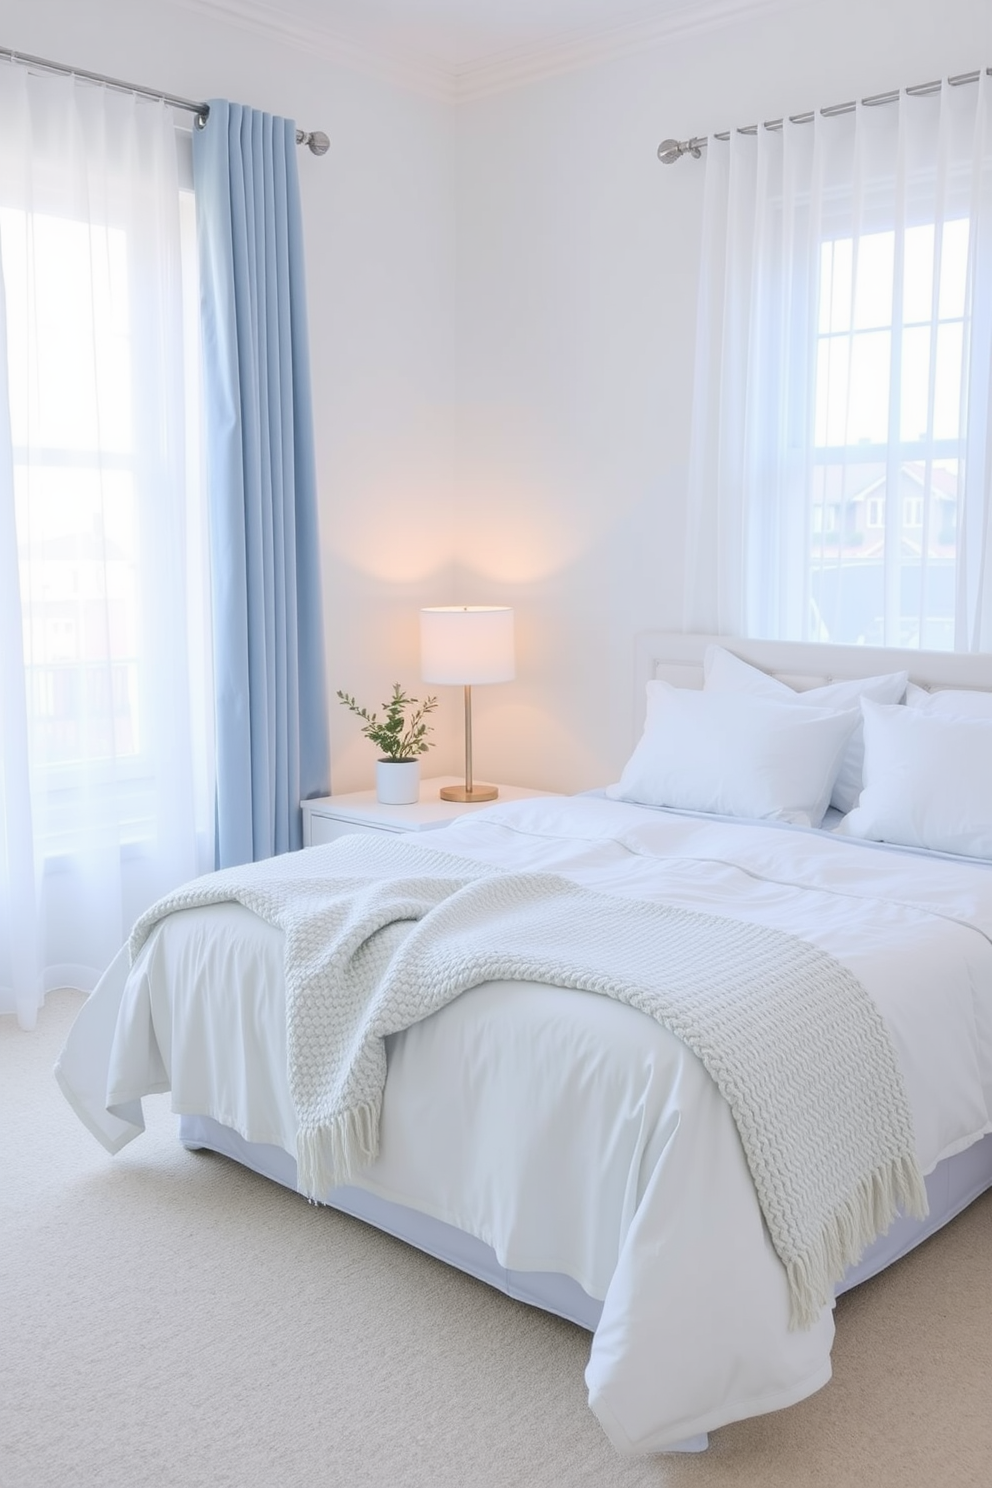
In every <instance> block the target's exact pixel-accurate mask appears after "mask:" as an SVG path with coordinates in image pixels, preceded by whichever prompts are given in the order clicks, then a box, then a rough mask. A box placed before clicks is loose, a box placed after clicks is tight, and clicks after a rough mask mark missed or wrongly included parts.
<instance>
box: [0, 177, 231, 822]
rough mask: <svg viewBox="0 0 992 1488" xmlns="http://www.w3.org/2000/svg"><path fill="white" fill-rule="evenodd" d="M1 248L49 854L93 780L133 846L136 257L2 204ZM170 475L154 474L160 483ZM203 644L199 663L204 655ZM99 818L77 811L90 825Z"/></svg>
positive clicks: (63, 223) (148, 628)
mask: <svg viewBox="0 0 992 1488" xmlns="http://www.w3.org/2000/svg"><path fill="white" fill-rule="evenodd" d="M179 217H180V222H181V251H182V272H183V278H184V285H185V293H184V301H185V303H184V307H183V319H184V332H183V335H184V341H185V351H184V353H183V356H184V360H185V373H186V383H187V387H186V396H185V427H184V429H183V436H182V437H183V438H184V439H185V441H186V444H187V457H186V474H187V492H188V501H189V505H190V517H191V521H190V523H189V529H190V530H189V536H190V542H191V545H190V548H189V551H188V561H189V562H190V565H191V567H192V568H193V570H194V575H193V576H194V577H195V570H196V568H197V560H198V558H199V559H202V558H203V557H204V555H203V553H202V552H200V553H199V554H197V546H198V543H197V527H198V526H200V527H202V525H203V521H202V515H200V516H197V510H196V509H198V508H199V505H200V502H201V496H200V491H199V480H198V466H199V387H198V382H199V379H198V362H199V356H198V331H197V309H196V300H197V290H196V242H195V215H194V209H193V200H192V193H191V192H190V191H188V190H186V191H183V192H182V194H181V197H180V213H179ZM0 253H2V262H3V270H4V283H5V288H6V303H7V354H8V361H9V366H10V371H11V375H10V378H9V386H10V397H9V403H10V425H11V443H12V454H13V477H14V511H15V525H16V535H17V553H18V572H19V581H20V594H21V621H22V638H23V649H24V668H25V693H26V701H27V726H28V737H29V747H30V752H31V758H32V762H33V767H34V769H35V771H36V773H38V772H40V773H42V774H44V775H45V776H46V777H47V781H48V787H49V789H50V790H54V791H55V792H56V793H57V799H59V800H60V801H61V803H62V808H63V809H61V810H58V811H56V812H54V813H53V814H52V816H51V817H50V818H49V827H50V832H49V846H50V850H52V851H58V850H59V849H60V846H62V847H64V846H65V844H66V842H67V841H69V840H71V838H72V836H73V835H74V833H73V829H72V827H71V826H70V825H69V824H70V823H71V822H72V820H73V819H74V817H75V815H76V800H77V796H76V792H77V791H78V789H80V788H81V787H82V786H83V785H84V783H85V789H86V790H87V791H90V792H92V789H93V786H94V784H97V783H99V782H101V781H102V782H103V784H104V785H105V787H106V801H107V810H108V813H109V817H110V818H112V819H113V820H115V821H117V822H120V823H121V825H122V829H123V832H124V835H125V838H127V839H130V840H135V841H136V840H138V839H140V838H143V837H147V836H148V835H149V833H152V834H154V832H155V830H156V827H155V810H156V808H155V802H154V797H155V791H156V783H155V773H156V766H155V764H154V762H153V760H152V758H151V754H152V751H151V750H150V747H149V746H150V744H151V742H152V731H153V727H154V725H153V722H152V720H153V718H154V716H155V715H156V713H157V712H158V711H160V703H159V700H158V698H157V697H156V696H155V694H156V692H157V690H158V688H159V682H160V679H159V678H158V677H157V676H156V675H155V661H154V657H155V651H156V648H155V646H154V645H153V644H152V642H151V633H152V631H153V628H154V624H155V621H154V620H153V618H152V616H151V615H150V613H149V595H150V590H151V589H152V587H153V586H152V585H150V584H149V582H148V575H149V568H150V566H154V564H155V533H154V531H153V530H150V529H149V524H148V522H147V520H143V517H142V512H143V508H145V509H147V505H148V495H147V487H148V484H149V481H148V475H149V470H148V467H149V460H150V458H151V461H152V463H154V455H152V456H151V457H150V456H149V447H148V442H144V444H143V442H142V432H141V431H142V424H143V423H147V410H142V409H141V408H136V406H135V391H136V389H139V388H141V384H142V375H143V369H142V366H141V364H140V351H136V346H135V334H134V325H133V322H134V318H135V315H136V314H139V315H143V314H144V313H145V312H144V310H143V309H142V308H141V307H140V306H139V303H138V301H137V299H136V286H135V284H134V278H135V269H134V265H133V261H132V260H133V254H132V253H131V252H130V245H129V241H128V234H127V232H126V230H125V229H124V228H123V227H116V226H110V225H107V224H106V223H89V222H83V221H79V220H76V219H73V218H71V217H66V216H54V215H46V214H44V213H38V212H35V213H29V212H25V211H19V210H15V209H13V208H4V209H0ZM145 335H146V337H147V327H146V328H145ZM139 396H140V394H139ZM180 442H181V441H180ZM164 475H165V473H164V472H156V473H155V474H153V476H152V484H153V486H154V485H155V484H161V483H162V478H163V476H164ZM165 479H166V480H167V479H168V478H167V477H165ZM143 485H144V487H145V492H144V499H142V486H143ZM202 539H203V533H202V532H201V533H200V542H201V544H202ZM203 584H205V577H204V578H202V579H200V586H201V587H202V586H203ZM191 588H192V589H193V593H192V595H191V600H192V603H193V604H194V605H195V603H196V592H195V591H196V585H195V584H194V585H191ZM203 609H205V606H201V616H200V622H201V627H202V621H203V614H202V610H203ZM194 628H197V627H194ZM201 633H202V629H201ZM196 650H198V651H200V653H201V655H202V646H200V647H197V648H196ZM191 667H192V668H193V669H194V670H197V671H200V672H201V673H202V667H203V663H202V662H198V661H197V660H196V659H195V658H194V657H191ZM122 791H123V793H124V794H123V796H122ZM50 799H55V798H54V797H52V798H50ZM125 801H126V804H125ZM122 807H123V809H122ZM122 817H123V821H122V820H121V819H122ZM93 825H94V822H93V819H92V815H88V816H87V819H86V828H87V830H90V829H92V827H93Z"/></svg>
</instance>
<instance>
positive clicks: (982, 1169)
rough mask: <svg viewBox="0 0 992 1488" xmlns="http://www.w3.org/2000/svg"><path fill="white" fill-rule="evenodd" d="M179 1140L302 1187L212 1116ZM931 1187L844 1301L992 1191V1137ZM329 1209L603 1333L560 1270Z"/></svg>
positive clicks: (865, 1264)
mask: <svg viewBox="0 0 992 1488" xmlns="http://www.w3.org/2000/svg"><path fill="white" fill-rule="evenodd" d="M179 1139H180V1141H181V1142H182V1143H183V1144H184V1146H186V1147H188V1148H189V1149H191V1150H193V1151H195V1150H197V1149H199V1148H207V1149H208V1150H210V1151H211V1152H219V1153H221V1154H222V1155H223V1156H224V1157H230V1158H233V1159H234V1161H235V1162H238V1163H240V1164H241V1165H242V1167H246V1168H251V1169H252V1170H253V1171H254V1172H256V1173H260V1174H261V1175H262V1176H263V1177H265V1178H271V1179H272V1180H273V1181H274V1182H276V1183H280V1184H282V1185H283V1187H284V1188H291V1189H294V1190H295V1188H296V1162H295V1160H294V1159H293V1158H292V1157H291V1156H290V1155H289V1153H288V1152H284V1151H283V1149H282V1148H281V1147H274V1146H269V1145H268V1144H266V1143H263V1142H246V1141H245V1139H244V1138H243V1137H241V1136H239V1135H238V1133H237V1132H236V1131H232V1130H231V1128H230V1127H227V1126H222V1125H221V1124H220V1122H218V1121H214V1120H213V1119H212V1118H211V1117H210V1116H181V1117H180V1118H179ZM926 1186H927V1199H928V1201H929V1205H930V1213H929V1214H928V1216H927V1218H926V1219H924V1220H916V1219H908V1218H906V1217H905V1216H903V1217H900V1218H899V1219H897V1220H896V1222H895V1224H893V1225H892V1227H891V1229H890V1230H889V1231H888V1233H887V1234H885V1235H880V1236H879V1237H878V1239H877V1240H875V1241H873V1243H872V1244H871V1245H869V1247H868V1249H867V1250H866V1251H865V1253H864V1255H863V1256H862V1257H861V1259H860V1261H859V1262H858V1263H857V1265H856V1266H852V1267H851V1268H850V1269H849V1270H848V1271H847V1272H846V1273H845V1275H844V1278H843V1280H842V1281H841V1282H840V1283H839V1284H838V1286H837V1287H836V1289H835V1293H836V1295H837V1296H840V1294H841V1293H842V1292H846V1291H848V1290H849V1289H850V1288H851V1287H854V1286H858V1285H859V1284H860V1283H861V1282H862V1281H867V1280H868V1279H869V1277H872V1276H876V1275H877V1274H878V1272H879V1271H884V1270H885V1268H886V1267H887V1266H891V1265H892V1264H893V1262H895V1261H898V1260H899V1259H900V1258H901V1257H902V1256H904V1255H906V1254H907V1253H908V1252H909V1251H911V1250H913V1249H915V1247H916V1246H917V1245H919V1244H921V1242H922V1241H924V1240H926V1239H928V1238H929V1236H930V1235H933V1234H934V1233H935V1232H936V1231H937V1230H939V1229H942V1228H943V1226H944V1225H945V1224H947V1223H948V1222H949V1221H950V1220H952V1219H953V1218H954V1217H955V1215H957V1214H960V1213H961V1211H962V1209H966V1208H967V1207H968V1205H969V1204H971V1203H973V1202H974V1200H975V1199H977V1198H978V1196H979V1195H980V1194H982V1193H984V1192H985V1190H986V1189H988V1188H992V1132H990V1133H989V1134H988V1135H987V1136H985V1137H983V1138H982V1139H981V1141H978V1142H974V1143H972V1145H971V1146H970V1147H967V1148H965V1150H964V1152H958V1153H956V1154H955V1155H954V1156H953V1157H947V1158H945V1159H944V1161H943V1162H940V1163H938V1164H937V1166H936V1167H935V1168H934V1170H933V1172H932V1173H930V1174H929V1175H928V1177H927V1179H926ZM327 1202H328V1204H329V1205H330V1207H331V1208H333V1209H340V1210H341V1211H342V1212H343V1213H345V1214H351V1215H353V1216H354V1217H355V1218H356V1219H362V1220H365V1222H366V1223H367V1224H371V1225H374V1226H375V1228H376V1229H377V1230H383V1231H385V1233H386V1234H388V1235H395V1236H396V1238H397V1239H399V1240H405V1241H406V1243H407V1244H408V1245H413V1246H416V1248H417V1249H418V1250H423V1251H426V1253H427V1254H428V1255H432V1256H435V1257H436V1258H437V1259H438V1260H440V1261H445V1262H447V1264H448V1265H449V1266H456V1267H457V1268H458V1270H460V1271H466V1272H467V1273H468V1274H469V1275H470V1276H474V1277H476V1278H477V1279H478V1280H479V1281H484V1282H486V1283H487V1284H488V1285H489V1286H492V1287H496V1288H497V1290H499V1291H501V1292H505V1293H506V1295H507V1296H508V1297H514V1298H515V1299H516V1300H517V1301H518V1302H527V1303H529V1304H530V1305H531V1306H532V1307H540V1308H543V1310H544V1311H545V1312H552V1313H554V1314H556V1316H558V1317H562V1318H566V1319H567V1320H568V1321H569V1322H572V1323H577V1324H578V1326H579V1327H580V1328H586V1329H588V1330H589V1332H590V1333H594V1332H595V1331H596V1327H597V1325H598V1323H599V1317H600V1313H601V1312H602V1310H603V1304H602V1302H601V1301H597V1300H596V1299H595V1298H594V1297H590V1296H589V1295H588V1293H587V1292H585V1291H584V1290H583V1288H582V1287H580V1286H579V1284H578V1282H576V1281H573V1280H572V1278H571V1277H570V1276H562V1275H559V1274H558V1273H557V1272H554V1271H510V1270H507V1268H506V1267H505V1266H501V1265H500V1263H499V1261H498V1260H497V1258H496V1252H495V1251H494V1250H493V1249H492V1247H491V1246H489V1245H487V1244H486V1243H485V1242H484V1241H482V1240H478V1239H476V1237H475V1236H474V1235H468V1234H466V1233H465V1232H464V1231H463V1230H459V1229H456V1228H455V1227H454V1225H449V1224H445V1223H444V1221H443V1220H439V1219H434V1218H433V1217H432V1216H431V1215H428V1214H421V1213H420V1212H419V1211H418V1210H416V1209H410V1208H408V1207H407V1206H406V1205H405V1204H396V1203H393V1202H392V1201H390V1200H389V1199H383V1198H380V1196H379V1195H378V1194H373V1193H368V1192H367V1191H366V1190H365V1189H363V1188H357V1187H353V1186H351V1185H349V1186H346V1187H342V1188H337V1189H335V1190H334V1194H333V1197H332V1198H330V1199H329V1200H328V1201H327Z"/></svg>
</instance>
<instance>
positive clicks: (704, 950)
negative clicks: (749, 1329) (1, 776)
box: [130, 835, 927, 1328]
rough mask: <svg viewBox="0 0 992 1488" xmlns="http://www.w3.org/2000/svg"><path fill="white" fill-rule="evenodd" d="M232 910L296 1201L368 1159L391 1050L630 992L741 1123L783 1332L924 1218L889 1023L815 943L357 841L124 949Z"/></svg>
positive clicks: (215, 893)
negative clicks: (494, 988)
mask: <svg viewBox="0 0 992 1488" xmlns="http://www.w3.org/2000/svg"><path fill="white" fill-rule="evenodd" d="M230 900H235V901H237V902H238V903H241V904H243V905H245V906H246V907H247V908H248V909H250V910H252V911H253V912H254V913H255V914H257V915H259V916H260V918H262V919H264V920H266V921H268V922H269V923H270V924H273V925H277V926H278V927H279V928H280V929H282V931H283V932H284V944H285V981H286V1017H287V1048H288V1063H289V1071H288V1072H289V1088H290V1094H291V1096H292V1099H293V1104H294V1107H295V1110H296V1114H297V1120H298V1143H297V1148H298V1150H297V1162H298V1187H299V1188H300V1190H301V1192H303V1193H305V1194H306V1195H307V1196H308V1197H309V1198H311V1199H315V1200H318V1201H319V1200H320V1199H322V1198H325V1197H326V1196H327V1195H328V1194H329V1193H330V1191H331V1190H332V1189H333V1188H335V1187H336V1186H337V1185H339V1184H342V1183H345V1182H347V1181H348V1180H349V1179H352V1178H353V1177H354V1176H355V1175H356V1174H357V1173H359V1172H360V1171H361V1170H362V1169H363V1168H365V1167H367V1166H368V1165H369V1164H370V1163H372V1162H374V1161H375V1158H376V1156H377V1155H378V1151H379V1112H380V1109H381V1103H382V1092H383V1088H384V1085H385V1080H386V1054H385V1043H384V1040H385V1038H386V1037H387V1036H388V1035H389V1034H391V1033H395V1032H398V1031H400V1030H402V1029H405V1028H409V1027H410V1026H411V1025H412V1024H414V1023H417V1022H419V1021H420V1020H421V1019H423V1018H426V1017H428V1016H429V1015H430V1014H432V1013H434V1012H437V1011H438V1010H439V1009H440V1008H442V1007H444V1006H445V1005H446V1004H447V1003H448V1002H450V1001H452V1000H453V999H454V998H455V997H457V996H459V995H460V994H461V993H462V992H465V991H467V990H468V989H469V988H471V987H475V986H478V985H479V984H480V983H482V982H499V981H527V982H539V983H541V982H543V983H550V984H552V985H555V986H559V987H566V988H576V989H578V990H582V991H587V992H595V993H599V994H601V995H603V996H606V997H612V998H614V999H616V1000H617V1001H620V1002H624V1003H626V1004H627V1005H628V1006H630V1007H632V1008H636V1009H638V1010H639V1011H640V1012H642V1013H645V1014H646V1015H647V1016H649V1017H652V1018H654V1019H655V1020H656V1021H657V1022H659V1023H660V1024H661V1025H662V1026H663V1027H665V1028H667V1029H668V1030H669V1032H671V1033H672V1034H673V1035H674V1036H675V1037H676V1038H678V1039H680V1040H681V1041H682V1042H683V1043H684V1044H686V1045H687V1047H688V1048H690V1049H691V1050H692V1051H693V1053H694V1054H695V1055H696V1056H697V1057H698V1058H699V1060H700V1061H701V1063H702V1064H703V1066H704V1067H705V1069H706V1070H707V1072H708V1073H709V1074H710V1076H711V1077H712V1079H713V1080H714V1081H715V1083H716V1085H717V1087H718V1088H719V1090H720V1092H721V1094H722V1095H723V1096H724V1098H725V1099H726V1101H727V1104H728V1105H729V1107H730V1110H731V1113H732V1115H733V1118H734V1121H735V1122H736V1125H737V1130H738V1132H739V1133H740V1138H741V1145H742V1148H743V1151H744V1155H745V1158H746V1160H747V1164H748V1168H749V1170H750V1173H751V1177H752V1179H753V1180H754V1186H755V1192H756V1194H757V1199H758V1203H759V1204H760V1206H761V1211H762V1215H763V1217H764V1220H765V1223H766V1225H767V1228H768V1234H769V1236H770V1238H771V1241H772V1244H773V1245H774V1247H775V1249H776V1251H777V1253H778V1255H779V1257H780V1259H781V1261H782V1264H783V1266H784V1267H785V1271H786V1276H787V1279H788V1286H789V1295H790V1311H791V1324H792V1326H793V1327H800V1328H803V1327H809V1326H811V1324H812V1323H813V1322H814V1321H815V1320H816V1318H817V1316H818V1315H819V1312H820V1311H821V1309H822V1308H823V1307H824V1306H826V1305H827V1304H828V1303H829V1301H830V1300H831V1297H832V1294H833V1287H834V1284H835V1283H836V1282H837V1281H839V1280H840V1278H841V1277H842V1276H843V1274H844V1272H845V1270H846V1269H847V1268H848V1266H850V1265H852V1264H854V1263H855V1262H856V1261H857V1260H858V1259H859V1257H860V1256H861V1254H862V1252H863V1251H864V1249H865V1247H866V1246H867V1245H869V1244H870V1243H871V1241H872V1240H874V1239H875V1238H876V1236H878V1235H880V1234H882V1233H884V1232H885V1230H886V1229H887V1228H888V1227H889V1225H890V1224H891V1223H892V1221H893V1219H894V1218H895V1217H896V1215H897V1214H898V1213H899V1210H900V1208H902V1209H903V1210H904V1211H905V1212H906V1213H908V1214H911V1215H914V1216H917V1217H922V1216H924V1215H925V1214H926V1212H927V1201H926V1189H925V1187H924V1184H923V1178H922V1175H921V1173H920V1170H919V1166H918V1163H917V1160H916V1156H915V1142H914V1138H913V1129H912V1118H911V1114H910V1110H909V1102H908V1099H907V1096H906V1092H905V1087H904V1085H903V1080H902V1075H901V1072H900V1070H899V1067H898V1064H897V1062H896V1056H895V1052H894V1050H893V1047H892V1043H891V1040H890V1038H889V1035H888V1031H887V1029H886V1028H885V1025H884V1022H883V1020H882V1017H881V1015H880V1013H879V1011H878V1009H877V1008H876V1006H875V1004H874V1003H873V1002H872V1000H871V998H870V997H869V996H868V994H867V992H866V991H865V989H864V988H863V987H862V986H861V984H860V983H859V982H858V980H857V978H856V977H855V976H854V975H853V974H852V973H851V972H850V971H848V970H847V968H846V967H844V966H843V965H842V964H841V963H840V962H838V961H836V960H834V958H833V957H831V956H828V955H827V954H826V953H825V952H824V951H822V950H820V949H819V948H818V947H816V946H815V945H813V944H811V943H809V942H806V941H803V940H801V939H798V938H796V937H795V936H791V935H786V934H784V933H783V932H781V931H778V930H772V929H770V928H768V927H766V926H762V925H755V924H750V923H748V922H746V921H738V920H728V919H722V918H719V917H717V916H714V915H708V914H701V913H698V912H696V911H689V910H683V909H678V908H673V907H671V906H667V905H663V904H657V903H653V902H641V901H637V900H632V899H627V898H623V897H620V896H616V895H611V894H605V893H601V892H596V891H593V890H589V889H583V888H581V887H579V886H578V885H576V884H574V883H572V882H571V881H570V880H569V879H566V878H562V877H559V876H558V875H554V874H543V873H529V874H527V873H501V872H499V871H497V870H494V869H492V868H489V867H486V866H483V865H480V864H479V863H475V862H471V861H466V860H465V859H461V858H456V857H453V856H451V855H449V854H447V853H443V852H441V851H439V850H436V849H434V848H423V847H420V846H418V845H416V844H414V843H411V842H407V841H404V840H403V839H402V838H387V837H384V836H381V835H379V836H359V835H356V836H349V837H345V838H343V839H341V840H339V841H337V842H335V843H332V844H329V845H328V846H326V847H319V848H312V849H310V850H309V851H307V852H302V853H290V854H287V855H286V856H284V857H281V858H276V859H271V860H269V861H268V862H264V863H255V864H251V865H248V866H247V867H244V868H236V869H225V870H223V871H222V872H220V873H214V874H209V875H207V876H206V877H205V878H202V879H198V880H196V881H195V882H193V883H192V884H189V885H187V886H186V887H185V888H183V889H179V890H177V891H176V892H175V893H173V894H170V895H169V896H168V897H167V898H166V899H164V900H161V901H159V903H158V904H156V905H154V906H153V907H152V909H150V910H149V911H148V912H147V913H146V914H145V915H143V916H142V917H141V919H140V920H139V921H138V923H137V924H136V926H135V928H134V930H133V932H132V935H131V942H130V945H131V953H132V958H133V956H134V955H135V954H136V953H137V951H138V949H139V947H140V946H141V944H142V943H143V941H144V940H145V939H146V938H147V936H148V934H149V933H150V931H151V930H152V928H153V927H154V925H155V924H156V923H157V922H158V921H159V920H160V919H162V918H163V916H165V915H167V914H169V913H172V912H174V911H176V910H182V909H187V908H191V907H194V906H199V905H204V904H216V903H221V902H224V901H230Z"/></svg>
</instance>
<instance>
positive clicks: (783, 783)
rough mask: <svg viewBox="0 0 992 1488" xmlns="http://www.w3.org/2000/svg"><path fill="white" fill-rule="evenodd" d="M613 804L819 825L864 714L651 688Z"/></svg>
mask: <svg viewBox="0 0 992 1488" xmlns="http://www.w3.org/2000/svg"><path fill="white" fill-rule="evenodd" d="M647 693H648V710H647V720H646V722H645V725H644V733H643V735H642V736H641V740H640V743H639V744H638V746H637V748H636V749H635V750H634V753H633V754H632V755H631V757H630V759H629V760H628V761H627V764H626V766H625V767H624V771H623V774H622V775H621V777H620V781H619V783H618V784H617V785H611V786H608V787H607V791H606V794H607V795H608V796H612V797H613V799H614V800H620V801H637V802H640V803H641V804H643V805H646V806H673V807H676V808H679V809H681V810H684V811H707V812H713V813H714V814H715V815H718V816H745V817H750V818H752V819H757V820H769V821H785V822H797V823H799V824H800V825H802V826H814V827H816V826H819V824H820V822H821V821H822V819H823V814H824V812H825V811H826V809H827V805H828V803H829V801H830V791H831V789H832V787H833V783H834V779H835V778H836V775H837V770H838V768H839V765H840V762H841V759H842V758H843V755H844V750H845V749H846V748H847V742H848V740H849V738H850V736H851V734H852V732H853V731H854V728H855V726H856V724H857V722H858V715H857V714H856V713H854V712H853V711H852V712H850V713H836V712H834V711H833V710H832V709H829V708H796V707H794V706H793V705H792V704H791V703H780V702H769V701H768V700H767V699H766V698H757V697H748V696H746V695H743V694H741V693H730V692H727V693H722V692H692V691H688V690H686V689H683V688H679V687H671V686H670V685H669V684H668V683H667V682H649V683H648V687H647Z"/></svg>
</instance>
